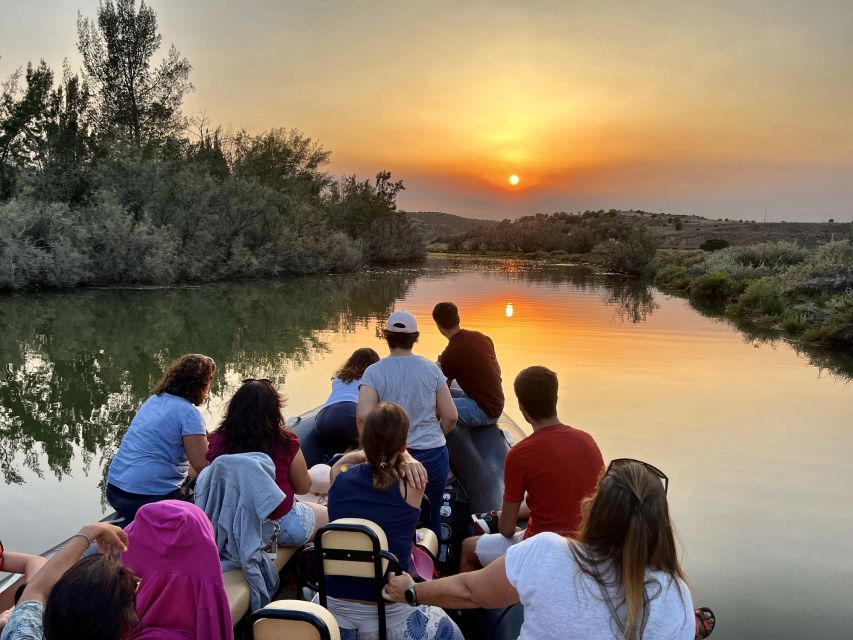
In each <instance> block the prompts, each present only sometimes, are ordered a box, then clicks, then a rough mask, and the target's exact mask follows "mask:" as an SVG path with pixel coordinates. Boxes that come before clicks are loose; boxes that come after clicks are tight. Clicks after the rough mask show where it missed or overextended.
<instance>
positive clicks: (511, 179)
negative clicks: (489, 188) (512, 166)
mask: <svg viewBox="0 0 853 640" xmlns="http://www.w3.org/2000/svg"><path fill="white" fill-rule="evenodd" d="M519 182H521V180H520V179H519V177H518V176H517V175H515V174H512V175H511V176H510V177H509V183H510V184H511V185H512V186H513V187H514V186H515V185H517V184H518V183H519Z"/></svg>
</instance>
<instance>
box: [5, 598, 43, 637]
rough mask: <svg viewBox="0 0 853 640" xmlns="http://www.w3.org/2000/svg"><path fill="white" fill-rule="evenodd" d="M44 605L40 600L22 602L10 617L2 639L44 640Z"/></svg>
mask: <svg viewBox="0 0 853 640" xmlns="http://www.w3.org/2000/svg"><path fill="white" fill-rule="evenodd" d="M43 617H44V605H43V604H42V603H41V602H39V601H38V600H26V601H25V602H22V603H20V604H19V605H18V606H17V607H15V610H14V611H12V615H11V616H10V617H9V624H7V625H6V627H5V628H4V629H3V635H0V640H42V638H44V630H43V627H44V623H43V622H42V618H43Z"/></svg>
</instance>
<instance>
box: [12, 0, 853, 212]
mask: <svg viewBox="0 0 853 640" xmlns="http://www.w3.org/2000/svg"><path fill="white" fill-rule="evenodd" d="M149 4H150V5H151V6H153V7H154V9H155V10H156V11H157V14H158V18H159V22H160V29H161V32H162V34H163V39H164V45H166V46H168V44H169V43H172V42H173V43H174V44H175V45H176V46H177V47H178V49H179V50H180V51H181V52H182V53H183V54H184V55H185V56H187V57H188V58H189V59H190V62H191V63H192V65H193V74H192V80H193V83H194V84H195V87H196V89H195V92H194V93H192V94H191V95H190V96H189V97H188V98H187V100H186V103H185V110H186V112H187V113H188V114H193V113H198V112H199V111H200V110H201V109H205V110H206V111H207V113H208V115H209V117H210V118H211V119H212V120H213V121H214V122H215V123H221V124H222V125H223V126H224V127H226V128H229V127H230V128H233V129H237V128H240V127H246V128H247V129H249V130H250V131H253V132H257V131H261V130H264V129H268V128H271V127H278V126H284V127H296V128H298V129H301V130H302V131H303V132H305V133H306V134H307V135H309V136H311V137H313V138H316V139H318V140H319V141H320V142H321V143H322V144H323V145H324V146H325V147H326V148H328V149H330V150H331V151H332V165H331V168H330V169H331V171H333V172H335V173H353V172H355V173H358V174H360V175H363V176H365V177H367V176H371V175H373V174H375V172H376V171H377V170H379V169H384V168H387V169H390V170H391V171H392V172H393V174H394V176H395V177H400V178H403V179H404V180H405V183H406V191H405V193H404V194H402V196H401V198H400V205H401V206H402V207H403V208H405V209H409V210H441V211H447V212H450V213H458V214H462V215H468V216H477V217H492V218H503V217H515V216H516V215H521V214H526V213H535V212H537V211H544V212H551V211H558V210H566V211H571V210H576V209H587V208H589V209H600V208H611V207H617V208H630V207H633V208H641V209H646V210H657V209H659V208H662V209H663V210H664V211H671V212H676V213H698V214H702V215H709V216H712V217H733V218H758V219H760V218H762V217H763V215H764V210H765V209H766V210H767V218H768V220H783V219H785V220H825V219H827V218H830V217H833V218H836V219H837V220H851V219H853V36H852V35H851V34H853V3H851V2H849V1H848V0H839V1H837V2H836V1H829V0H812V1H810V2H807V1H803V2H790V1H786V0H766V1H765V0H762V1H755V0H753V1H746V0H739V1H732V2H728V1H724V0H681V1H677V2H676V1H674V2H650V1H644V0H625V1H610V2H607V1H601V2H588V1H584V2H576V1H571V0H561V1H557V2H529V1H523V2H503V1H494V2H486V1H468V2H459V1H458V0H454V1H448V2H444V1H441V2H438V1H427V0H422V1H414V0H409V1H407V0H397V1H392V2H380V1H378V0H374V1H367V0H361V1H359V0H341V1H339V2H331V1H324V0H300V1H290V2H285V1H283V0H243V1H242V2H239V3H237V2H233V1H226V0H168V1H167V0H151V2H150V3H149ZM96 7H97V0H0V56H2V59H0V75H2V76H4V77H5V76H7V75H9V74H10V73H11V72H12V71H13V70H14V69H15V68H16V67H17V66H19V65H22V64H25V63H26V62H27V61H28V60H33V61H37V60H38V59H39V58H44V59H45V60H46V61H47V62H48V63H49V64H50V65H52V66H54V67H55V68H57V69H59V68H60V67H61V64H62V59H63V57H68V58H69V61H70V62H71V64H72V66H73V67H74V68H78V67H79V56H78V54H77V51H76V45H75V43H76V29H75V17H76V13H77V11H78V9H79V10H80V11H81V12H82V13H83V14H84V15H90V16H91V15H94V14H95V9H96ZM164 49H165V46H164ZM512 174H517V175H518V176H520V179H521V182H520V184H519V185H518V186H517V187H512V186H510V185H509V183H508V181H507V178H508V177H509V176H510V175H512Z"/></svg>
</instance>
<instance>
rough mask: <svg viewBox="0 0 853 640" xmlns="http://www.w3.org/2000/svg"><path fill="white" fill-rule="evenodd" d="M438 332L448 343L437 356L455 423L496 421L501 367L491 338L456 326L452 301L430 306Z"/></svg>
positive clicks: (500, 410) (501, 399)
mask: <svg viewBox="0 0 853 640" xmlns="http://www.w3.org/2000/svg"><path fill="white" fill-rule="evenodd" d="M432 319H433V320H435V324H436V326H437V327H438V331H439V333H441V335H443V336H444V337H445V338H447V347H446V348H445V349H444V351H443V352H442V353H441V355H440V356H439V357H438V363H439V365H440V366H441V371H442V373H444V375H445V376H446V377H447V384H448V385H450V384H451V383H452V382H453V381H454V380H456V382H457V383H458V384H459V388H458V389H457V388H456V387H452V386H451V388H450V392H451V394H452V395H453V403H454V404H455V405H456V411H457V412H458V414H459V419H458V421H457V424H460V425H467V426H469V427H480V426H484V425H491V424H495V422H497V419H498V418H500V416H501V413H503V410H504V392H503V387H502V386H501V367H500V365H499V364H498V358H497V356H496V355H495V345H494V343H493V342H492V339H491V338H489V337H488V336H486V335H483V334H482V333H480V332H479V331H470V330H468V329H462V328H460V326H459V309H457V308H456V305H455V304H453V303H452V302H439V303H438V304H437V305H435V307H434V308H433V310H432Z"/></svg>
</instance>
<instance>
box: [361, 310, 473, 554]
mask: <svg viewBox="0 0 853 640" xmlns="http://www.w3.org/2000/svg"><path fill="white" fill-rule="evenodd" d="M384 334H385V340H386V341H387V342H388V348H389V349H390V351H391V353H390V355H388V356H387V357H385V358H382V360H380V361H379V362H376V363H374V364H372V365H370V366H369V367H367V369H366V370H365V372H364V375H363V376H362V378H361V382H360V384H359V389H358V409H357V411H356V422H357V424H358V431H359V434H361V431H362V429H363V428H364V420H365V418H366V417H367V416H368V414H369V413H370V412H371V411H372V410H373V409H374V408H375V407H376V406H377V405H378V404H379V403H380V402H395V403H397V404H399V405H400V406H402V407H403V408H404V409H405V410H406V413H407V414H409V439H408V442H407V444H406V447H407V449H408V451H409V453H410V454H411V455H412V457H414V458H415V459H416V460H417V461H418V462H420V463H421V464H422V465H423V466H424V468H425V469H426V471H427V475H428V482H427V487H426V491H425V493H426V495H427V497H428V498H429V501H430V525H429V526H430V528H431V529H432V530H433V531H435V532H436V535H438V536H439V539H441V536H440V524H441V522H440V514H439V509H440V508H441V497H442V493H444V486H445V485H446V484H447V474H448V472H449V470H450V462H449V458H448V455H447V446H446V445H445V438H444V436H445V434H446V433H449V432H450V431H451V430H452V429H453V427H455V426H456V418H457V414H456V405H455V404H453V397H452V396H451V395H450V389H449V388H448V386H447V378H445V377H444V374H443V373H442V372H441V369H440V368H439V367H438V365H437V364H435V363H434V362H431V361H430V360H427V359H426V358H424V357H422V356H418V355H415V354H413V353H412V347H413V346H414V344H415V342H417V341H418V337H419V336H420V333H419V332H418V322H417V320H415V316H413V315H412V314H411V313H409V312H408V311H395V312H394V313H392V314H391V315H390V316H389V317H388V322H387V324H386V326H385V332H384Z"/></svg>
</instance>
